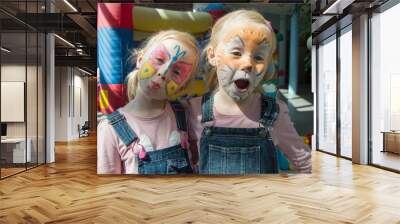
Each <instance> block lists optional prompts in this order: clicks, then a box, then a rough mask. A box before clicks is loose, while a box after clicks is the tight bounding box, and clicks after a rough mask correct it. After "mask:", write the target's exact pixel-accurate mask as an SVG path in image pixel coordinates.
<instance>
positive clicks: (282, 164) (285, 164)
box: [276, 147, 289, 171]
mask: <svg viewBox="0 0 400 224" xmlns="http://www.w3.org/2000/svg"><path fill="white" fill-rule="evenodd" d="M276 154H277V156H278V164H279V170H282V171H288V170H289V161H288V160H287V159H286V156H285V155H284V154H283V153H282V151H281V150H280V149H279V148H278V147H276Z"/></svg>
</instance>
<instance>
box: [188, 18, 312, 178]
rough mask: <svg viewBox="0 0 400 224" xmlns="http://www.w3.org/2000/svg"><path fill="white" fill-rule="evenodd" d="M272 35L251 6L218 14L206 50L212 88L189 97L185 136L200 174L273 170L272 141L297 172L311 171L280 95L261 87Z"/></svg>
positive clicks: (306, 151) (272, 48) (307, 154)
mask: <svg viewBox="0 0 400 224" xmlns="http://www.w3.org/2000/svg"><path fill="white" fill-rule="evenodd" d="M275 49H276V37H275V34H274V32H273V30H272V28H271V25H270V23H269V22H267V21H266V20H265V19H264V17H263V16H262V15H260V14H259V13H257V12H255V11H250V10H237V11H234V12H231V13H228V14H226V15H225V16H223V17H221V18H220V19H219V20H218V21H217V22H216V23H215V25H214V27H213V28H212V33H211V38H210V43H209V44H208V46H206V48H205V49H204V55H205V56H206V60H207V62H208V63H209V64H210V65H211V67H212V69H211V72H210V74H208V79H209V89H210V92H209V93H208V94H206V95H204V96H203V97H199V98H194V99H192V100H191V101H190V103H189V105H190V107H189V108H190V109H189V111H190V122H189V123H190V127H191V128H190V132H189V139H190V143H191V144H190V145H191V147H194V148H196V149H193V150H192V151H196V150H197V149H198V151H199V162H198V166H199V172H200V173H203V174H246V173H277V172H278V164H277V155H276V150H277V149H276V148H275V145H278V146H279V148H280V149H281V150H282V151H283V152H284V154H285V155H286V157H287V158H288V159H289V161H290V162H291V163H292V164H293V165H294V167H295V168H296V169H297V170H298V171H299V172H311V153H310V150H309V148H308V147H307V146H305V145H304V143H303V142H302V140H301V138H300V137H299V136H298V134H297V132H296V131H295V129H294V127H293V124H292V123H291V121H290V118H289V116H288V108H287V106H286V105H285V103H283V102H282V101H279V100H276V99H274V98H271V97H268V96H266V95H263V94H261V93H260V91H258V90H260V89H261V88H260V84H261V83H262V81H263V80H267V79H270V78H272V75H273V74H272V73H273V69H271V68H272V67H271V66H273V64H272V53H273V52H274V51H275Z"/></svg>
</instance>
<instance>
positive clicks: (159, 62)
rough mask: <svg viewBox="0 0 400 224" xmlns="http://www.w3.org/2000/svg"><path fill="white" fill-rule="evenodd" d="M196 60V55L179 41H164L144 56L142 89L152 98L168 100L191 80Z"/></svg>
mask: <svg viewBox="0 0 400 224" xmlns="http://www.w3.org/2000/svg"><path fill="white" fill-rule="evenodd" d="M171 55H173V56H172V57H171ZM194 59H195V58H194V53H193V52H192V51H190V50H188V49H187V48H186V47H185V46H184V45H182V44H181V43H179V42H178V41H176V40H172V39H167V40H164V41H162V43H160V44H159V45H157V46H156V47H153V48H151V49H149V53H148V54H145V56H144V59H143V66H142V68H141V69H140V71H139V86H140V88H141V89H142V90H143V92H144V93H145V94H147V95H148V96H150V97H151V98H155V99H158V100H161V99H167V96H168V95H173V94H174V93H176V91H177V90H179V89H180V88H181V87H182V86H183V85H184V84H185V83H186V82H187V81H188V80H189V78H190V73H191V70H192V62H193V61H194Z"/></svg>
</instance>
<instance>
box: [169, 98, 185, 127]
mask: <svg viewBox="0 0 400 224" xmlns="http://www.w3.org/2000/svg"><path fill="white" fill-rule="evenodd" d="M170 105H171V107H172V110H173V111H174V113H175V120H176V126H177V127H178V129H179V130H181V131H185V132H186V131H187V125H186V114H185V109H184V108H183V106H182V104H181V103H180V102H179V101H173V102H170Z"/></svg>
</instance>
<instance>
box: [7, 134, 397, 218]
mask: <svg viewBox="0 0 400 224" xmlns="http://www.w3.org/2000/svg"><path fill="white" fill-rule="evenodd" d="M399 199H400V175H399V174H396V173H392V172H388V171H384V170H381V169H378V168H375V167H371V166H361V165H353V164H352V163H351V162H350V161H348V160H344V159H338V158H336V157H333V156H330V155H327V154H324V153H321V152H315V153H314V154H313V174H310V175H254V176H241V177H240V176H236V177H203V176H185V177H138V176H115V175H109V176H98V175H97V174H96V138H95V137H88V138H83V139H81V140H79V141H74V142H69V143H68V144H63V143H58V144H57V146H56V163H54V164H49V165H45V166H40V167H38V168H35V169H32V170H29V171H27V172H25V173H21V174H18V175H16V176H12V177H9V178H7V179H4V180H2V181H0V201H1V203H0V223H45V222H46V223H400V212H399V211H400V200H399Z"/></svg>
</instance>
